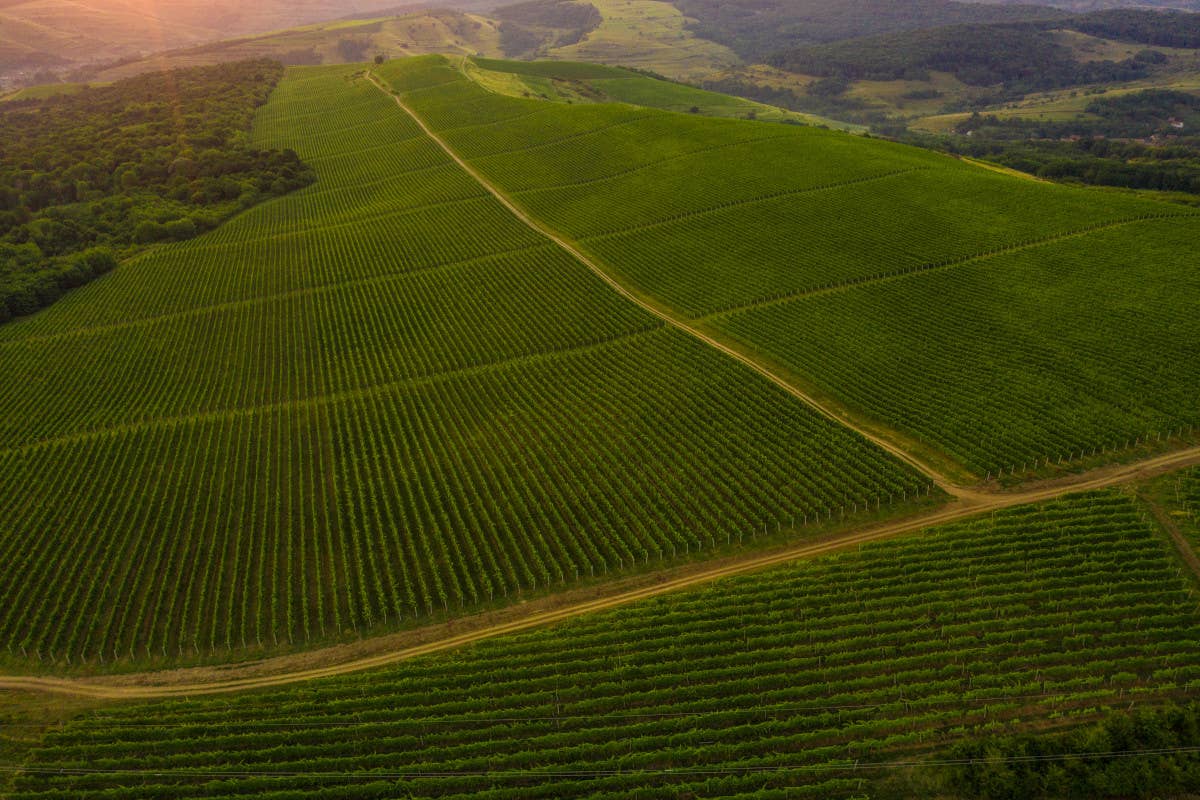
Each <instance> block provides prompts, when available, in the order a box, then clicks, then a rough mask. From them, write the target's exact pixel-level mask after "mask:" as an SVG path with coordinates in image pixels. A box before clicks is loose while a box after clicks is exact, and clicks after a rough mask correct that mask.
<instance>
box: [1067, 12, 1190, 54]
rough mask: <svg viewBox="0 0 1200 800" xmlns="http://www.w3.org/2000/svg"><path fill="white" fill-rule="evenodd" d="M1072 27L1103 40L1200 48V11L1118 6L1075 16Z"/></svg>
mask: <svg viewBox="0 0 1200 800" xmlns="http://www.w3.org/2000/svg"><path fill="white" fill-rule="evenodd" d="M1070 27H1071V29H1073V30H1077V31H1079V32H1081V33H1086V34H1090V35H1092V36H1098V37H1100V38H1101V39H1116V40H1117V41H1121V42H1134V43H1136V44H1147V45H1155V46H1157V47H1200V14H1188V13H1185V12H1182V11H1151V12H1147V11H1145V10H1136V9H1129V8H1116V9H1112V10H1110V11H1097V12H1095V13H1092V14H1084V15H1083V16H1080V17H1076V18H1074V19H1073V20H1071V23H1070Z"/></svg>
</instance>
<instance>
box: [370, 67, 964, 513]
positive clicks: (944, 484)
mask: <svg viewBox="0 0 1200 800" xmlns="http://www.w3.org/2000/svg"><path fill="white" fill-rule="evenodd" d="M367 76H368V80H370V81H371V82H372V83H374V84H375V86H376V87H377V88H378V89H379V91H381V92H383V93H384V94H387V95H389V96H391V97H392V99H393V100H395V102H396V105H397V107H399V108H400V110H401V111H403V112H404V113H405V114H408V115H409V116H410V117H412V118H413V120H415V121H416V123H417V125H419V126H420V128H421V130H423V131H424V132H425V134H426V135H427V136H429V138H430V139H432V140H433V141H434V142H435V143H437V145H438V146H439V147H441V148H442V149H443V150H444V151H445V152H446V154H447V155H448V156H450V158H452V159H454V161H455V162H457V163H458V165H459V166H461V167H462V168H463V169H464V170H465V171H466V172H467V174H468V175H470V176H471V177H473V178H474V179H475V180H476V181H478V182H479V184H480V185H481V186H483V187H484V188H485V189H487V190H488V192H489V193H490V194H491V195H492V196H493V197H495V198H496V199H497V200H499V201H500V203H501V204H503V205H504V207H505V208H507V209H508V210H509V211H510V212H512V214H513V215H514V216H516V218H517V219H519V220H520V221H521V222H523V223H525V225H527V226H528V227H529V228H531V229H532V230H533V231H535V232H537V233H539V234H541V235H542V236H544V237H546V238H547V239H549V240H550V241H552V242H554V243H555V244H557V245H558V246H559V247H561V248H562V249H563V250H565V251H567V253H569V254H570V255H571V256H572V257H574V258H575V259H576V260H577V261H579V263H580V264H582V265H583V266H585V267H587V268H588V269H589V270H591V271H592V272H593V273H595V275H596V276H597V277H599V278H600V279H601V280H603V281H604V282H605V283H606V284H608V285H609V286H610V287H611V288H612V289H613V290H614V291H616V292H617V294H619V295H621V296H622V297H624V298H625V299H627V300H629V301H630V302H632V303H634V304H636V305H638V306H639V307H641V308H642V309H643V310H645V311H647V312H649V313H650V314H653V315H654V316H655V317H658V318H659V319H660V320H662V321H663V322H666V323H667V324H668V325H670V326H672V327H674V328H676V329H678V330H681V331H683V332H684V333H686V334H688V335H690V336H692V337H693V338H695V339H698V340H699V341H700V342H702V343H704V344H706V345H708V346H709V347H712V348H713V349H715V350H717V351H719V352H721V353H724V354H725V355H727V356H729V357H730V358H733V359H735V360H737V361H739V362H740V363H742V364H744V365H745V366H747V367H749V368H750V369H752V370H754V371H755V372H757V373H758V374H759V375H761V376H762V377H764V378H766V379H767V380H769V381H771V383H773V384H775V385H776V386H778V387H779V388H780V389H783V390H784V391H785V392H787V393H788V394H790V395H791V396H792V397H794V398H796V399H797V400H800V401H801V402H803V403H805V404H806V405H808V406H809V407H810V408H811V409H813V410H814V411H816V412H817V413H819V414H820V415H821V416H824V417H826V418H827V419H829V420H830V421H832V422H833V423H834V424H835V425H840V426H842V427H844V428H847V429H849V430H851V431H854V432H855V433H857V434H858V435H859V436H862V437H863V438H864V439H866V440H867V441H869V442H872V443H873V444H875V445H876V446H877V447H879V448H880V449H882V450H884V451H885V452H887V453H890V454H891V455H893V456H894V457H896V458H897V459H898V460H900V461H901V462H903V463H905V464H907V465H909V466H910V467H912V468H913V469H915V470H916V471H917V472H919V473H921V474H922V475H925V476H926V477H927V478H930V479H931V480H932V481H933V482H934V483H935V484H936V485H937V486H938V487H939V488H941V489H942V490H943V491H945V492H946V493H947V494H950V495H953V496H955V497H963V496H964V495H966V494H969V492H968V491H967V490H965V489H963V488H962V487H960V486H957V485H956V484H954V483H953V482H952V481H951V480H950V479H949V478H947V477H946V476H945V475H943V474H941V473H940V472H938V471H937V470H936V469H934V468H933V467H931V466H929V465H928V464H926V463H925V462H924V461H922V460H921V459H919V458H917V457H916V456H914V455H912V454H911V453H909V452H908V451H907V450H905V449H904V448H902V447H900V446H898V445H895V444H893V443H892V442H890V441H888V440H887V439H884V438H883V437H881V436H878V435H876V434H874V433H871V432H870V431H869V430H867V429H866V428H865V427H863V426H862V425H860V424H858V423H856V422H855V421H853V420H850V419H847V418H845V417H844V416H841V415H838V414H837V413H835V412H834V411H833V409H831V408H830V407H829V406H827V405H826V404H824V403H822V402H821V401H819V400H817V399H816V398H815V397H813V396H812V395H810V394H808V393H807V392H804V391H802V390H801V389H800V388H799V387H797V386H794V385H793V384H792V383H790V382H789V381H787V380H786V379H784V378H783V377H782V376H781V375H779V374H778V373H776V372H774V371H772V370H771V369H770V368H768V367H766V366H765V365H763V364H761V363H759V362H758V361H756V360H755V359H753V358H751V357H750V356H748V355H745V354H744V353H741V352H738V351H737V350H735V349H734V348H732V347H730V346H729V345H727V344H725V343H724V342H722V341H720V340H718V339H716V338H715V337H713V336H711V335H709V334H707V333H705V332H704V331H702V330H700V329H699V328H697V327H695V326H694V325H692V324H691V323H689V322H688V321H687V320H686V319H684V318H682V317H679V316H676V315H675V314H674V313H671V312H668V311H666V310H664V309H663V308H661V307H659V306H658V305H656V304H654V303H651V302H650V301H648V300H645V299H643V298H642V297H640V296H639V295H637V294H635V293H634V292H633V291H632V290H631V289H629V288H627V287H626V286H625V284H623V283H621V281H619V280H617V279H616V278H615V277H613V276H612V275H611V274H610V273H609V272H608V271H607V270H605V269H602V268H601V267H600V266H599V265H598V264H597V263H596V262H595V261H593V260H592V259H591V258H589V257H588V256H586V255H584V254H583V252H581V251H580V250H579V248H578V247H576V246H575V245H574V244H572V243H571V242H570V241H568V240H567V239H566V238H564V237H563V236H562V235H560V234H559V233H557V232H556V231H554V230H553V229H551V228H550V227H548V226H546V225H544V224H542V223H540V222H538V221H537V220H536V219H534V218H533V217H532V216H530V215H529V214H528V213H526V212H525V211H524V210H522V209H521V207H520V206H518V205H517V204H516V202H515V201H514V200H512V199H511V198H509V197H508V195H506V194H505V193H504V192H502V191H500V189H499V188H498V187H496V186H495V185H494V184H492V183H491V182H490V181H489V180H488V179H487V178H485V177H484V176H483V174H482V173H480V172H479V171H477V170H476V169H475V168H474V167H473V166H471V165H470V164H468V163H467V161H466V160H464V159H463V158H462V157H461V156H459V155H458V153H457V152H456V151H455V150H454V149H453V148H452V147H450V145H449V144H447V143H446V142H445V141H444V140H443V139H441V138H440V137H439V136H438V135H437V134H435V133H434V132H433V131H432V130H431V129H430V128H429V127H428V126H427V125H426V124H425V121H424V120H423V119H421V117H420V116H418V115H417V114H416V112H414V111H413V110H412V109H410V108H409V107H408V106H407V105H405V103H404V101H403V99H401V97H400V95H398V94H392V92H391V91H390V90H389V89H388V88H387V86H386V85H385V84H383V83H381V82H380V80H379V79H378V78H377V76H376V75H375V74H374V73H372V72H368V73H367Z"/></svg>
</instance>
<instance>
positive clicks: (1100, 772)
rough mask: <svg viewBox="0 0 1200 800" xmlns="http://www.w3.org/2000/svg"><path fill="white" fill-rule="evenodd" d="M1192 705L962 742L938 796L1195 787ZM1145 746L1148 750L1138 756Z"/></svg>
mask: <svg viewBox="0 0 1200 800" xmlns="http://www.w3.org/2000/svg"><path fill="white" fill-rule="evenodd" d="M1198 747H1200V705H1197V704H1195V703H1193V704H1191V705H1188V706H1183V707H1176V708H1168V709H1165V710H1156V711H1140V712H1136V713H1133V714H1115V715H1113V716H1110V717H1108V718H1107V719H1105V720H1104V721H1103V722H1101V723H1099V724H1097V725H1093V726H1090V727H1085V728H1078V729H1075V730H1072V731H1069V732H1066V733H1054V734H1036V733H1034V734H1025V735H1021V736H1004V737H994V738H986V739H980V740H976V741H971V742H966V743H963V744H960V745H958V746H956V747H954V748H953V749H952V750H951V751H950V753H949V754H948V760H955V761H962V762H963V763H959V764H955V765H953V766H949V767H943V768H942V775H941V778H942V782H943V784H944V790H945V794H946V795H949V796H951V797H971V798H978V799H979V800H1039V799H1040V798H1062V799H1063V800H1068V799H1070V798H1080V800H1084V799H1085V798H1109V797H1120V798H1152V797H1170V796H1179V795H1181V794H1185V793H1195V792H1197V791H1200V752H1197V751H1196V748H1198ZM1147 751H1151V754H1146V752H1147Z"/></svg>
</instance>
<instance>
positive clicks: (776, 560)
mask: <svg viewBox="0 0 1200 800" xmlns="http://www.w3.org/2000/svg"><path fill="white" fill-rule="evenodd" d="M1195 464H1200V447H1191V448H1188V449H1186V450H1178V451H1176V452H1173V453H1167V454H1165V455H1160V456H1156V457H1154V458H1150V459H1146V460H1144V461H1139V462H1137V463H1133V464H1126V465H1121V466H1110V467H1104V468H1102V469H1099V470H1095V471H1093V472H1088V473H1085V474H1083V475H1078V476H1073V477H1072V478H1070V479H1067V480H1060V481H1056V482H1054V483H1052V484H1047V485H1045V486H1043V487H1040V488H1037V489H1031V490H1028V491H1023V492H1014V493H1012V494H991V495H986V496H980V497H977V498H970V499H959V500H955V501H954V502H952V503H950V504H948V505H946V506H944V507H942V508H939V509H937V510H935V511H931V512H929V513H925V514H920V515H917V516H914V517H910V518H908V519H904V520H898V521H894V522H887V523H883V524H878V525H872V526H869V527H866V528H864V529H862V530H860V531H855V532H853V533H849V534H846V535H843V536H839V537H837V538H836V539H832V540H829V541H825V542H820V543H816V544H804V545H799V546H796V547H791V548H788V549H785V550H780V551H778V552H774V553H768V554H765V555H763V554H759V555H750V556H746V557H744V558H739V559H736V560H732V561H728V562H725V563H722V564H719V565H717V566H714V567H711V568H709V569H702V570H701V571H698V572H692V573H690V574H686V575H684V576H682V577H678V578H672V579H667V580H664V581H663V582H661V583H655V584H653V585H650V586H643V587H639V588H636V589H632V590H628V591H614V592H613V594H611V595H608V596H601V597H599V598H595V599H590V600H586V601H582V602H577V603H572V604H568V605H564V606H562V607H560V608H554V609H550V610H546V611H533V612H532V613H529V614H525V615H518V616H517V617H516V618H514V619H511V620H509V621H506V622H502V623H499V624H490V625H485V626H482V627H478V628H475V629H472V630H468V631H463V632H460V633H453V632H452V631H451V628H452V624H445V625H440V626H437V629H436V630H433V631H431V632H432V633H433V635H439V634H440V637H441V638H437V639H436V640H434V641H429V642H424V643H421V644H415V645H411V646H401V647H398V648H396V649H393V650H388V651H386V652H382V653H379V654H376V655H371V656H367V657H363V658H351V659H348V660H345V661H342V662H339V663H331V664H326V665H323V666H318V667H310V666H300V665H303V664H311V663H313V662H314V661H320V660H322V659H323V658H325V657H326V655H325V654H322V652H321V651H314V652H311V653H299V654H295V655H285V656H279V657H276V658H273V659H270V660H269V661H268V662H264V663H262V664H256V665H249V666H247V667H230V668H228V669H226V670H225V672H226V673H227V674H228V675H229V677H219V676H214V673H213V670H212V669H211V668H206V667H196V668H190V669H180V670H173V671H170V672H148V673H140V674H136V675H117V676H111V677H107V678H103V679H100V678H75V679H72V678H50V677H33V676H29V677H24V676H0V690H14V691H29V692H45V693H56V694H63V695H73V696H77V697H90V698H97V699H107V700H134V699H152V698H167V697H183V696H198V695H210V694H224V693H228V692H239V691H246V690H250V689H265V688H270V687H278V686H286V685H288V684H293V683H300V682H302V681H308V680H313V679H314V678H328V677H332V676H335V675H344V674H347V673H351V672H359V671H361V670H366V669H372V668H375V667H383V666H387V665H390V664H395V663H397V662H400V661H406V660H408V659H410V658H416V657H418V656H424V655H430V654H432V653H440V652H443V651H446V650H452V649H455V648H458V647H463V646H466V645H469V644H473V643H475V642H479V641H482V640H484V639H491V638H493V637H496V636H504V635H506V634H513V633H519V632H522V631H528V630H531V629H533V628H539V627H543V626H545V625H551V624H554V623H557V622H563V621H565V620H569V619H572V618H574V617H578V616H582V615H584V614H593V613H596V612H598V611H605V610H608V609H612V608H616V607H618V606H623V605H628V604H630V603H635V602H638V601H639V600H646V599H648V598H651V597H658V596H660V595H664V594H668V593H671V592H678V591H680V590H683V589H688V588H691V587H695V586H698V585H701V584H706V583H710V582H712V581H715V580H719V579H721V578H729V577H733V576H737V575H745V574H747V573H751V572H756V571H759V570H763V569H767V568H769V567H773V566H778V565H780V564H786V563H788V562H792V561H798V560H801V559H805V558H813V557H815V556H820V555H824V554H827V553H831V552H835V551H838V550H844V549H846V548H851V547H856V546H858V545H862V544H866V543H868V542H875V541H878V540H880V539H886V538H889V537H892V536H898V535H900V534H904V533H910V532H912V531H916V530H920V529H922V528H926V527H929V526H931V525H941V524H945V523H948V522H954V521H956V520H961V519H964V518H966V517H973V516H978V515H980V514H986V513H988V512H991V511H997V510H999V509H1003V508H1009V507H1012V506H1017V505H1024V504H1026V503H1037V502H1041V501H1045V500H1052V499H1054V498H1056V497H1061V496H1062V495H1065V494H1070V493H1072V492H1081V491H1090V490H1095V489H1103V488H1107V487H1110V486H1117V485H1121V484H1126V483H1133V482H1136V481H1140V480H1144V479H1146V478H1150V477H1154V476H1156V475H1160V474H1163V473H1166V472H1171V471H1173V470H1176V469H1180V468H1182V467H1186V466H1191V465H1195ZM463 624H467V625H469V624H470V621H466V622H464V621H459V623H458V626H459V627H460V628H461V627H462V625H463ZM337 649H338V648H330V651H331V652H332V651H336V650H337ZM334 655H335V657H336V654H334ZM239 669H244V670H246V671H253V670H262V669H266V670H268V672H267V674H254V675H248V676H244V677H236V675H237V672H238V670H239ZM197 675H199V676H203V677H202V679H196V676H197Z"/></svg>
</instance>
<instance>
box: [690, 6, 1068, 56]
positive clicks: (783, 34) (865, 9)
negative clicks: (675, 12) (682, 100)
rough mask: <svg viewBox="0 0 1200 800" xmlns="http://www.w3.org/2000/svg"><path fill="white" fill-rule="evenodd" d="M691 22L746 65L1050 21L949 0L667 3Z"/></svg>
mask: <svg viewBox="0 0 1200 800" xmlns="http://www.w3.org/2000/svg"><path fill="white" fill-rule="evenodd" d="M673 2H674V5H675V6H676V7H678V8H679V9H680V10H681V11H683V13H684V14H686V15H687V16H688V17H691V18H692V19H693V20H695V21H694V22H693V23H692V24H691V26H690V27H691V30H692V32H693V33H695V34H696V35H697V36H700V37H703V38H705V39H711V40H712V41H715V42H719V43H721V44H724V45H726V46H728V47H730V48H732V49H733V50H734V51H736V52H737V54H738V55H740V56H741V57H742V58H744V59H746V60H747V61H761V60H762V59H763V58H765V57H766V56H767V55H768V54H770V53H774V52H777V51H779V50H783V49H785V48H788V47H795V46H797V45H804V44H818V43H823V42H835V41H839V40H842V39H852V38H857V37H862V36H872V35H876V34H883V33H894V32H897V31H907V30H917V29H921V28H932V27H940V26H944V25H964V24H972V23H991V22H1021V21H1027V20H1031V19H1056V18H1061V17H1063V16H1065V14H1064V12H1062V11H1059V10H1056V9H1052V8H1048V7H1046V6H1038V5H1018V4H1013V5H1009V4H1003V5H993V4H984V3H960V2H954V1H953V0H886V2H885V1H884V0H841V2H829V0H673Z"/></svg>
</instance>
